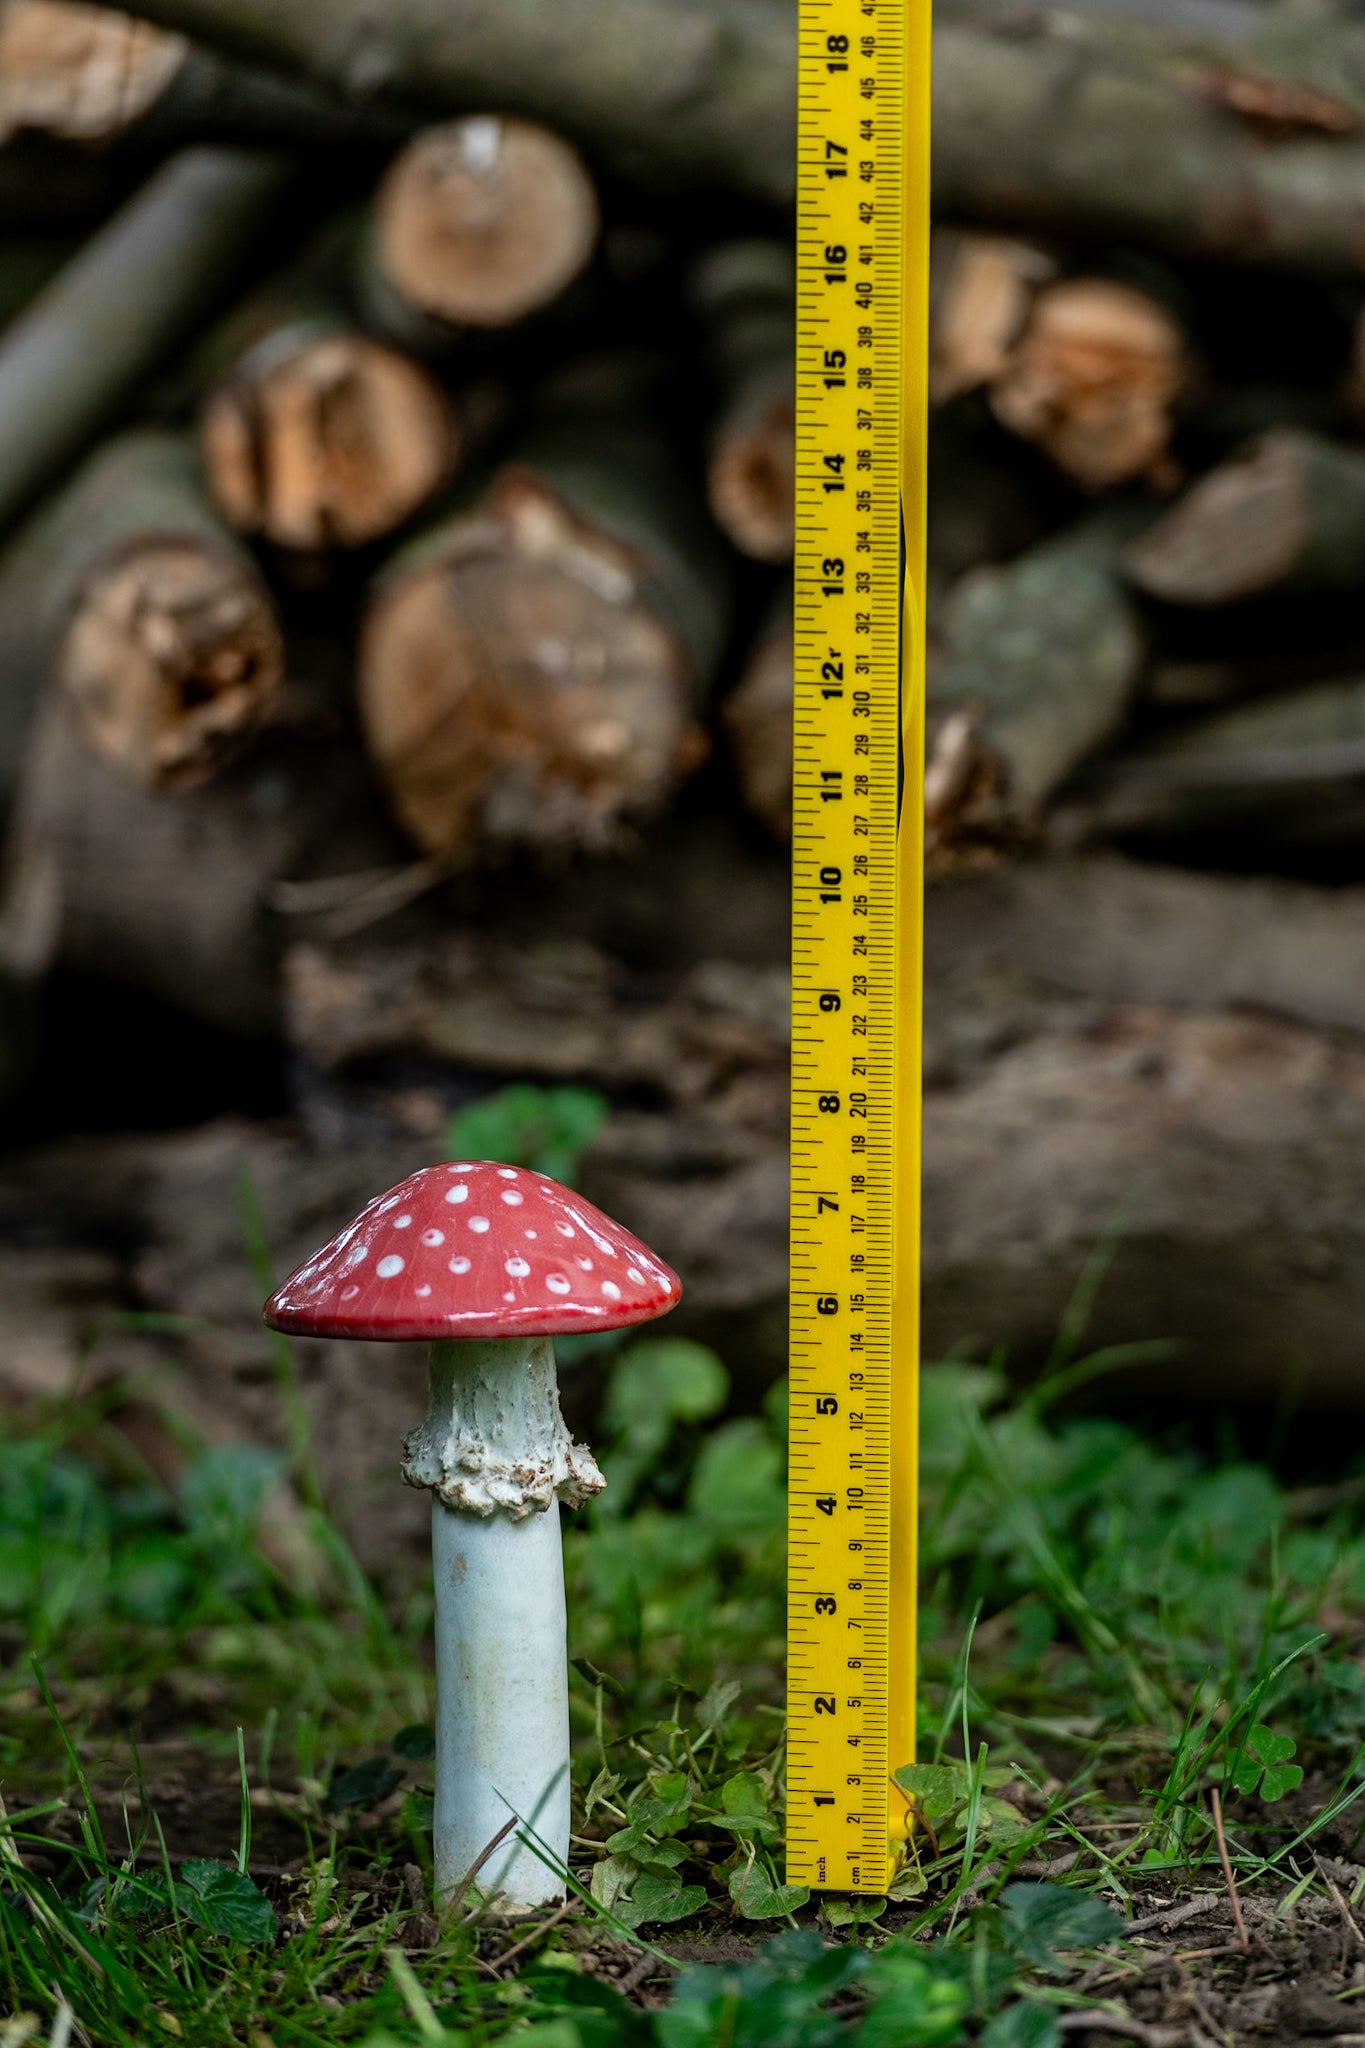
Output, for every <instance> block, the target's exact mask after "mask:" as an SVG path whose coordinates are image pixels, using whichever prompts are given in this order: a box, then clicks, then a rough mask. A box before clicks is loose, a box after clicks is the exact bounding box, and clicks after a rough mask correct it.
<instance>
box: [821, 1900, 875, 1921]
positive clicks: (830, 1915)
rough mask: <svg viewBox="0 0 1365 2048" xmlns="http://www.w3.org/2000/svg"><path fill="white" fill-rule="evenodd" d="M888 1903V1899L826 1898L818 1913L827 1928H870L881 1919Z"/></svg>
mask: <svg viewBox="0 0 1365 2048" xmlns="http://www.w3.org/2000/svg"><path fill="white" fill-rule="evenodd" d="M889 1903H890V1901H889V1900H888V1899H855V1898H847V1899H837V1898H826V1899H824V1900H822V1901H821V1905H820V1911H821V1914H822V1915H823V1917H824V1922H825V1925H826V1926H827V1927H870V1926H871V1925H872V1923H873V1921H874V1920H880V1919H881V1917H882V1914H883V1913H884V1912H885V1911H886V1909H887V1906H888V1904H889Z"/></svg>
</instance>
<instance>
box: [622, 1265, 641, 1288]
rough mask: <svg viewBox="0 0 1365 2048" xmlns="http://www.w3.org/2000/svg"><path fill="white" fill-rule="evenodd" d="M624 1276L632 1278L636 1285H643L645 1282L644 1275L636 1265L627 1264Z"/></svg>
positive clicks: (628, 1278)
mask: <svg viewBox="0 0 1365 2048" xmlns="http://www.w3.org/2000/svg"><path fill="white" fill-rule="evenodd" d="M626 1278H627V1280H633V1281H634V1282H635V1285H636V1286H637V1287H643V1286H644V1284H645V1276H644V1274H643V1273H642V1272H641V1271H640V1268H639V1267H638V1266H627V1267H626Z"/></svg>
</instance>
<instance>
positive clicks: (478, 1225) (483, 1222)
mask: <svg viewBox="0 0 1365 2048" xmlns="http://www.w3.org/2000/svg"><path fill="white" fill-rule="evenodd" d="M469 1227H470V1229H471V1230H472V1231H474V1233H475V1234H476V1235H477V1236H479V1237H482V1236H483V1234H484V1232H485V1230H487V1228H488V1218H487V1217H486V1216H471V1217H470V1219H469Z"/></svg>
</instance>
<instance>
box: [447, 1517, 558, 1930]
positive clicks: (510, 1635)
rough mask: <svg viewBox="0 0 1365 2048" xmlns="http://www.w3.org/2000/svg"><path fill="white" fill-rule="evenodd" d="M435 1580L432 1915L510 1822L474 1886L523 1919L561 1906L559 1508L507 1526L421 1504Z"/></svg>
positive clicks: (504, 1520) (503, 1909)
mask: <svg viewBox="0 0 1365 2048" xmlns="http://www.w3.org/2000/svg"><path fill="white" fill-rule="evenodd" d="M431 1554H432V1563H433V1565H434V1568H435V1579H436V1799H435V1810H434V1814H433V1820H432V1851H433V1856H434V1860H435V1866H436V1901H437V1904H438V1906H443V1905H447V1904H449V1903H450V1902H451V1900H452V1898H453V1896H454V1894H455V1893H456V1892H457V1891H458V1889H459V1887H460V1885H461V1884H462V1883H463V1881H464V1879H465V1878H466V1877H467V1876H468V1875H469V1872H470V1871H471V1869H473V1867H474V1865H475V1864H476V1863H477V1862H478V1859H479V1857H480V1856H481V1855H482V1854H483V1852H484V1850H485V1849H486V1848H487V1847H488V1844H489V1843H490V1842H491V1841H492V1840H493V1839H494V1837H495V1836H496V1835H497V1834H498V1833H499V1831H500V1830H501V1829H502V1828H503V1827H505V1825H506V1823H507V1822H508V1820H509V1819H510V1818H511V1817H512V1815H513V1814H516V1815H517V1816H519V1818H520V1819H521V1820H522V1821H524V1822H526V1823H527V1824H528V1827H529V1828H530V1829H532V1830H534V1833H535V1835H536V1837H537V1838H538V1840H539V1842H540V1843H541V1844H542V1845H543V1848H544V1851H545V1854H546V1856H547V1857H548V1858H550V1859H552V1860H553V1863H554V1865H555V1866H556V1867H554V1868H551V1867H550V1863H549V1862H542V1860H541V1858H540V1856H539V1855H537V1854H536V1851H535V1850H534V1849H529V1848H525V1847H523V1846H522V1844H521V1843H520V1842H519V1841H518V1839H517V1836H518V1834H520V1833H522V1832H523V1830H521V1829H517V1830H514V1831H513V1833H512V1834H511V1835H509V1836H508V1837H507V1839H506V1840H505V1841H504V1842H502V1843H500V1844H499V1846H498V1848H497V1849H496V1850H495V1851H494V1852H493V1854H492V1856H490V1857H489V1859H488V1861H487V1862H486V1863H485V1864H484V1865H483V1867H482V1869H481V1870H479V1872H478V1873H477V1876H476V1878H475V1883H476V1885H477V1887H478V1889H479V1891H480V1892H481V1893H482V1894H483V1895H484V1896H485V1897H486V1898H487V1899H489V1900H490V1901H491V1902H492V1903H493V1904H494V1905H495V1907H496V1909H497V1910H498V1911H499V1912H501V1913H504V1914H506V1915H508V1916H509V1917H510V1916H512V1915H519V1914H522V1913H529V1912H531V1911H532V1910H533V1909H534V1908H535V1907H537V1906H543V1905H547V1904H549V1903H551V1902H552V1901H554V1900H557V1899H562V1898H563V1896H564V1883H563V1879H562V1878H561V1877H560V1875H559V1871H560V1870H562V1869H563V1868H564V1866H565V1865H566V1864H567V1862H568V1856H569V1691H568V1679H567V1655H568V1652H567V1643H566V1632H565V1618H564V1559H563V1553H562V1551H561V1549H560V1541H559V1503H558V1501H551V1503H550V1505H549V1507H548V1508H547V1509H546V1510H545V1511H544V1512H543V1513H541V1514H531V1515H527V1516H526V1518H525V1519H524V1520H523V1521H520V1522H515V1521H513V1520H512V1517H511V1516H510V1515H508V1514H501V1513H500V1514H492V1515H489V1516H487V1517H483V1516H479V1515H471V1514H468V1513H464V1512H462V1511H461V1510H460V1509H458V1508H448V1507H447V1506H446V1505H445V1502H444V1501H442V1500H441V1499H440V1498H439V1496H438V1497H435V1498H433V1500H432V1503H431Z"/></svg>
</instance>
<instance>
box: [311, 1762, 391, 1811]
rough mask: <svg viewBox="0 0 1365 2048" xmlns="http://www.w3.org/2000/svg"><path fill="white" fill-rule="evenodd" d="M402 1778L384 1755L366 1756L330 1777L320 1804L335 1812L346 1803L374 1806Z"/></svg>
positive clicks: (348, 1804)
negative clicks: (359, 1761)
mask: <svg viewBox="0 0 1365 2048" xmlns="http://www.w3.org/2000/svg"><path fill="white" fill-rule="evenodd" d="M402 1778H403V1773H402V1772H401V1771H400V1770H397V1769H396V1768H395V1767H394V1765H393V1764H391V1763H390V1762H389V1759H388V1758H387V1757H386V1756H367V1757H366V1759H365V1761H364V1763H363V1764H356V1765H355V1766H354V1767H353V1768H352V1769H351V1770H349V1771H342V1772H341V1773H340V1774H339V1775H338V1776H337V1777H335V1778H333V1780H332V1782H331V1784H330V1785H329V1786H328V1788H327V1797H326V1799H325V1800H324V1801H323V1804H324V1806H328V1807H330V1808H331V1809H332V1811H333V1812H334V1813H336V1812H340V1810H341V1809H342V1808H343V1807H346V1806H377V1805H378V1804H379V1801H380V1800H381V1799H384V1798H386V1797H387V1796H388V1794H389V1793H390V1792H392V1790H393V1788H394V1786H395V1785H398V1784H401V1783H402Z"/></svg>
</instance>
